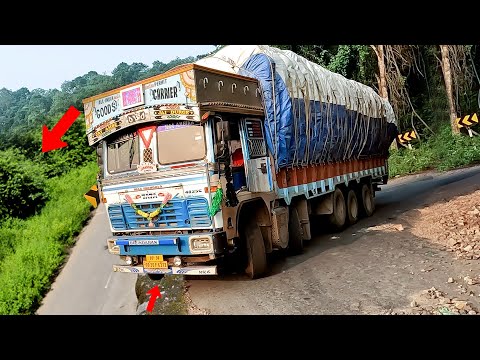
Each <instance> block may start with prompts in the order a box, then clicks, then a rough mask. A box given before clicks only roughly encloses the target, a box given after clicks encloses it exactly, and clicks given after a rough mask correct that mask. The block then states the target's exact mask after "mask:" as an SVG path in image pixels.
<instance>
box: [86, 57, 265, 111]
mask: <svg viewBox="0 0 480 360" xmlns="http://www.w3.org/2000/svg"><path fill="white" fill-rule="evenodd" d="M188 70H205V71H208V72H211V73H215V74H219V75H225V76H229V77H233V78H237V79H243V80H252V78H249V77H246V76H242V75H238V74H235V73H229V72H225V71H221V70H217V69H212V68H209V67H205V66H201V65H197V64H192V63H189V64H183V65H178V66H176V67H174V68H173V69H170V70H168V71H166V72H164V73H161V74H158V75H155V76H151V77H149V78H146V79H143V80H139V81H136V82H134V83H130V84H127V85H125V86H122V87H119V88H115V89H112V90H109V91H105V92H103V93H101V94H97V95H93V96H90V97H88V98H85V99H83V100H82V103H83V104H85V103H87V102H89V101H95V100H97V99H100V98H103V97H105V96H109V95H113V94H116V93H118V92H120V91H122V90H123V89H128V88H130V87H132V86H135V85H140V84H148V83H151V82H153V81H157V80H161V79H165V78H167V77H169V76H172V75H176V74H180V73H182V72H184V71H188ZM254 80H255V81H256V79H254Z"/></svg>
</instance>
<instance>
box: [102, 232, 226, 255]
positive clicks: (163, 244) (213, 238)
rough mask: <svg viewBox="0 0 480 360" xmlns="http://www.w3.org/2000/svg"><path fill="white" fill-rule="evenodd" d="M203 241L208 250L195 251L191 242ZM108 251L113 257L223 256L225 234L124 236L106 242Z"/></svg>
mask: <svg viewBox="0 0 480 360" xmlns="http://www.w3.org/2000/svg"><path fill="white" fill-rule="evenodd" d="M198 239H204V240H205V241H207V243H208V244H209V246H208V248H207V249H205V250H203V249H195V248H193V247H192V241H194V240H198ZM107 245H108V251H109V252H110V253H111V254H115V255H128V256H135V255H137V256H138V255H154V254H162V255H167V256H168V255H170V256H172V255H173V256H175V255H179V256H195V255H208V254H215V255H220V254H223V253H224V252H225V250H226V248H227V240H226V236H225V232H214V233H197V234H181V235H162V234H159V235H124V236H114V237H112V238H110V239H108V240H107Z"/></svg>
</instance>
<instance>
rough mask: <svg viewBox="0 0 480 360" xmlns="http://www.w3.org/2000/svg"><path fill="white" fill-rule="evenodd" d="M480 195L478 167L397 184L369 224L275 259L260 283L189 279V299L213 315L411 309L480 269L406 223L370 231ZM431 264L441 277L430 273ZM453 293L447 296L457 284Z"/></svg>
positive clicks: (380, 199) (384, 194)
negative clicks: (416, 300)
mask: <svg viewBox="0 0 480 360" xmlns="http://www.w3.org/2000/svg"><path fill="white" fill-rule="evenodd" d="M477 189H480V167H474V168H468V169H461V170H456V171H452V172H448V173H443V174H439V173H424V174H421V175H418V176H409V177H406V178H399V179H398V180H397V179H396V180H393V181H391V182H390V183H389V184H388V185H386V186H383V187H382V191H380V192H378V193H377V195H376V205H377V209H376V213H375V214H374V215H373V216H372V217H370V218H367V219H362V220H361V221H359V222H358V223H357V224H355V225H354V226H351V227H349V228H347V229H346V230H344V231H343V232H342V233H337V234H331V233H330V234H328V233H325V232H323V233H322V232H321V231H318V232H317V234H318V235H316V236H315V237H314V238H313V239H312V240H311V241H310V242H308V243H307V245H306V249H305V252H304V254H302V255H299V256H292V257H287V258H276V259H275V258H274V259H273V261H272V262H273V266H272V271H271V273H270V274H269V276H267V277H264V278H261V279H257V280H254V281H252V280H248V279H246V278H245V277H244V276H240V275H224V276H220V277H219V278H217V279H196V278H194V277H190V278H189V279H188V282H187V286H188V292H189V295H190V298H191V300H192V302H193V304H194V305H195V306H196V307H197V308H200V309H202V310H205V311H207V312H208V313H210V314H295V315H297V314H298V315H306V314H384V313H389V312H388V311H391V309H405V308H408V307H409V306H410V305H409V304H410V301H411V299H412V298H413V297H414V296H415V295H416V294H419V293H421V292H422V291H423V290H425V289H429V288H431V287H432V286H435V287H436V288H444V287H445V286H447V285H453V284H446V280H447V279H448V277H450V276H452V275H453V274H456V275H458V276H460V274H462V273H463V272H464V271H474V272H470V274H474V273H476V272H478V273H480V266H477V265H478V264H473V263H472V264H471V263H469V262H461V261H455V260H453V259H452V258H453V257H452V255H451V253H447V252H445V251H442V250H441V249H438V248H435V246H433V245H432V244H431V243H430V242H428V241H426V240H425V239H421V238H417V237H415V236H414V235H413V234H412V233H410V232H409V231H408V224H407V229H406V230H405V231H397V232H393V233H392V232H383V231H365V229H366V228H368V227H370V226H375V225H378V224H380V223H382V222H395V219H396V218H397V217H400V214H401V213H403V212H405V211H406V210H411V209H417V208H420V207H423V206H424V205H427V204H430V203H435V202H438V201H444V200H447V199H450V198H451V197H453V196H455V195H460V194H467V193H470V192H472V191H474V190H477ZM426 261H428V263H429V264H432V265H434V266H435V268H436V271H431V272H428V273H427V272H425V270H424V269H423V268H425V262H426ZM472 276H473V275H472ZM451 287H452V289H448V292H449V294H452V293H453V292H454V289H453V287H456V285H455V286H451ZM475 299H476V298H475Z"/></svg>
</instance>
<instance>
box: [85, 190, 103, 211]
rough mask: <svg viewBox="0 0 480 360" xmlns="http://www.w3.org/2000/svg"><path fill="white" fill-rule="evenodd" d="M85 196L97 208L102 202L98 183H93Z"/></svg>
mask: <svg viewBox="0 0 480 360" xmlns="http://www.w3.org/2000/svg"><path fill="white" fill-rule="evenodd" d="M83 196H84V197H85V199H87V201H88V202H89V203H90V204H92V206H93V207H94V208H96V207H97V206H98V204H100V194H99V192H98V187H97V185H93V186H92V187H91V188H90V190H89V191H88V192H87V193H86V194H85V195H83Z"/></svg>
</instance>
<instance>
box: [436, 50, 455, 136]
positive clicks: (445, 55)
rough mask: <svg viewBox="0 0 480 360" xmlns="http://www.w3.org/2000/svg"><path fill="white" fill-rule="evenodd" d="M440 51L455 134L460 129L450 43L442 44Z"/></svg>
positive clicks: (451, 121)
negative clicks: (457, 120) (454, 92)
mask: <svg viewBox="0 0 480 360" xmlns="http://www.w3.org/2000/svg"><path fill="white" fill-rule="evenodd" d="M440 52H441V53H442V61H441V65H442V72H443V78H444V81H445V89H446V91H447V100H448V106H449V108H450V126H451V127H452V132H453V133H454V134H455V133H459V132H460V129H459V128H458V127H457V126H456V124H455V120H456V119H457V111H456V110H455V101H454V100H453V82H452V71H451V67H450V56H449V51H448V45H440Z"/></svg>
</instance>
